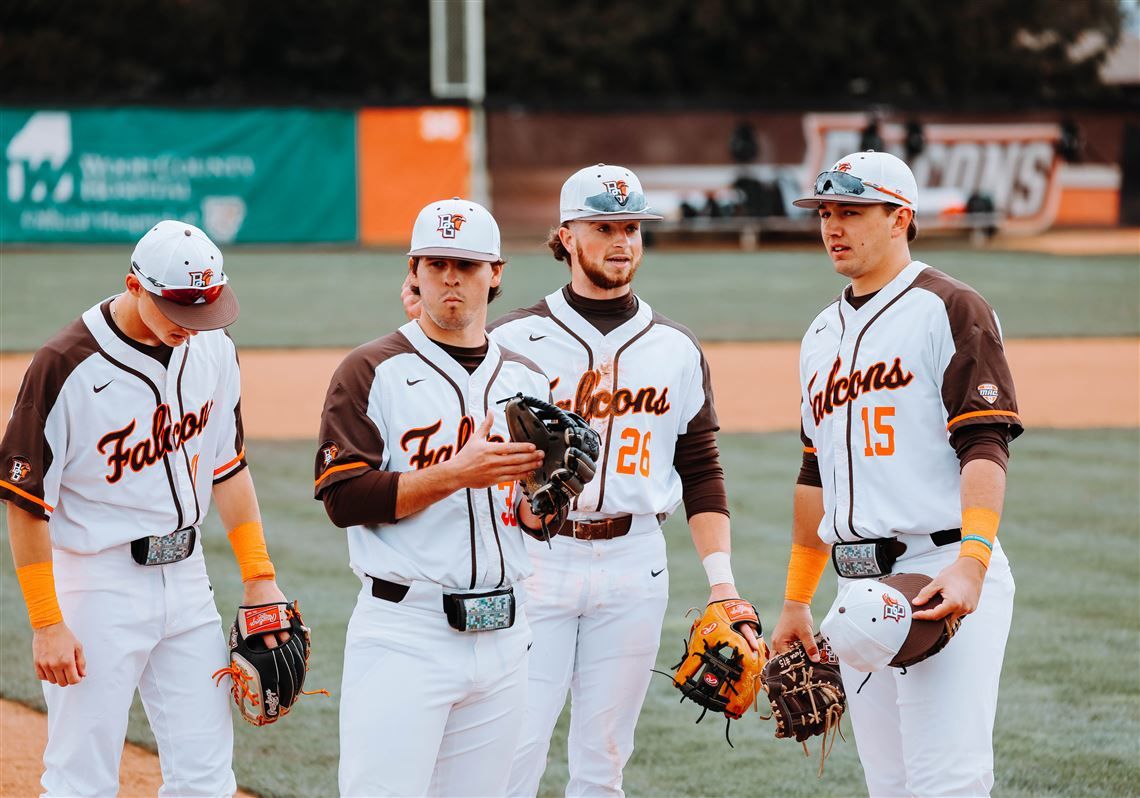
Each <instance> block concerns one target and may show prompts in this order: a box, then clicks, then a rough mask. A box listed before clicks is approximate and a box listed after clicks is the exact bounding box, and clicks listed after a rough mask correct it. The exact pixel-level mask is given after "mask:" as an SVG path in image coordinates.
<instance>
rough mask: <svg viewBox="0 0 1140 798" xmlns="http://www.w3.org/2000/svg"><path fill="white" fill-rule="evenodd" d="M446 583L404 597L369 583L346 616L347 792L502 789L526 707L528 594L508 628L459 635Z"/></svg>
mask: <svg viewBox="0 0 1140 798" xmlns="http://www.w3.org/2000/svg"><path fill="white" fill-rule="evenodd" d="M442 596H443V592H442V588H441V587H440V586H439V585H437V584H433V583H430V582H413V583H412V586H411V589H410V590H409V591H408V594H407V596H406V597H405V598H404V600H403V601H402V602H400V603H398V604H397V603H393V602H390V601H385V600H383V599H378V598H375V597H373V595H372V592H371V585H370V583H368V582H367V581H365V585H364V588H363V589H362V590H361V592H360V595H359V596H358V597H357V602H356V608H355V609H354V610H353V613H352V618H351V620H349V623H348V635H347V638H346V641H345V649H344V678H343V681H342V683H341V695H340V792H341V795H343V796H384V795H401V796H410V795H448V796H450V795H465V796H475V795H478V796H494V795H503V793H504V792H505V791H506V788H507V774H508V769H509V767H510V762H511V756H512V755H513V753H514V750H515V746H516V744H517V742H518V732H519V728H520V726H521V725H522V719H523V715H524V712H525V707H526V689H527V682H526V676H527V656H526V649H527V645H529V643H530V629H529V627H528V626H527V621H526V615H525V613H524V612H523V608H522V603H523V600H524V598H523V595H522V591H520V590H518V589H516V597H517V598H518V599H519V604H518V605H517V606H516V612H515V623H514V625H513V626H512V627H510V628H509V629H499V630H495V631H488V632H458V631H456V630H455V629H452V628H451V626H449V625H448V623H447V618H446V616H445V615H444V613H443V604H442V601H443V599H442Z"/></svg>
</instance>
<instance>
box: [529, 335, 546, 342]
mask: <svg viewBox="0 0 1140 798" xmlns="http://www.w3.org/2000/svg"><path fill="white" fill-rule="evenodd" d="M545 337H546V336H545V335H528V336H527V338H529V339H530V340H532V341H541V340H542V339H543V338H545Z"/></svg>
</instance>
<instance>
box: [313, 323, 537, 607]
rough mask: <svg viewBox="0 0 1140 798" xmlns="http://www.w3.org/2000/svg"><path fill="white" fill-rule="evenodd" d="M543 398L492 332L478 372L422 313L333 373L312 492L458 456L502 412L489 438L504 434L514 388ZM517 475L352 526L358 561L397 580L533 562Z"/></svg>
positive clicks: (503, 572)
mask: <svg viewBox="0 0 1140 798" xmlns="http://www.w3.org/2000/svg"><path fill="white" fill-rule="evenodd" d="M520 392H521V393H523V394H528V395H531V396H538V397H540V398H546V397H548V396H549V394H550V386H549V382H548V381H547V378H546V375H545V374H543V373H542V371H541V370H540V369H539V368H538V366H536V365H535V364H534V363H532V362H530V361H529V360H527V359H526V358H523V357H521V356H519V355H516V354H514V353H513V352H510V351H507V350H506V349H504V348H501V347H499V346H498V345H497V344H496V343H495V342H494V341H491V342H489V346H488V350H487V355H486V357H485V358H484V360H483V362H482V364H481V365H480V366H479V367H478V368H477V369H475V371H474V373H471V374H468V373H467V371H466V370H465V369H464V368H463V367H462V366H461V365H460V364H459V363H457V362H456V361H455V360H454V359H453V358H452V357H451V356H450V355H448V354H447V353H446V352H444V351H443V350H442V349H441V348H440V347H439V346H437V345H436V344H435V343H434V342H433V341H432V340H431V339H429V338H428V337H427V336H426V335H425V334H424V333H423V331H422V330H421V329H420V326H419V324H418V323H417V322H414V321H413V322H408V323H407V324H405V325H404V326H403V327H401V328H400V329H399V330H398V331H397V332H395V333H392V334H391V335H388V336H385V337H383V338H379V339H377V340H375V341H372V342H370V343H367V344H364V345H363V346H360V347H358V348H357V349H355V350H354V351H353V352H352V353H351V354H349V355H348V357H347V358H345V360H344V362H343V363H341V365H340V367H339V368H338V369H337V371H336V374H334V375H333V378H332V383H331V385H330V386H329V392H328V396H327V397H326V399H325V409H324V413H323V415H322V419H321V441H322V443H321V445H320V450H319V452H318V454H317V463H316V485H315V490H316V495H317V497H318V498H319V497H320V494H321V491H323V490H324V489H325V488H326V487H328V486H329V485H333V484H335V483H336V482H339V481H341V480H344V479H352V478H353V477H356V476H359V475H360V473H361V470H362V469H368V468H373V469H382V470H385V471H414V470H416V469H422V468H427V467H428V466H430V465H434V464H436V463H440V462H443V461H445V460H448V459H450V458H451V457H452V456H453V455H454V454H455V453H456V452H457V451H458V450H459V449H460V448H462V447H463V445H464V444H465V443H466V442H467V440H468V438H470V436H471V434H472V432H474V430H475V428H476V427H478V426H479V424H480V423H482V421H483V419H484V417H485V416H486V414H487V411H488V410H493V411H494V414H495V422H494V426H493V427H492V429H491V435H490V438H491V439H492V440H498V441H502V440H506V439H507V438H509V433H508V431H507V425H506V416H505V414H504V405H501V404H499V402H501V401H502V400H504V399H508V398H510V397H511V396H514V395H515V394H517V393H520ZM515 490H516V483H514V482H511V483H503V484H500V485H495V486H493V487H490V488H486V489H483V490H474V489H464V490H457V491H455V492H454V493H452V494H451V495H450V496H448V497H446V498H444V499H442V500H440V501H438V502H436V503H435V504H432V505H430V506H429V507H426V508H424V509H423V510H421V511H419V512H418V513H414V514H413V515H410V516H408V517H406V518H402V519H400V520H399V521H398V522H397V523H395V524H391V525H385V526H383V527H373V526H353V527H349V529H348V551H349V558H350V560H351V564H352V567H353V569H354V570H356V571H358V572H362V573H365V574H368V575H369V576H374V577H379V578H382V579H387V580H389V581H394V582H401V583H407V582H410V581H413V580H419V581H428V582H434V583H436V584H440V585H443V586H445V587H449V588H453V589H457V590H469V589H476V588H488V589H490V588H496V587H502V586H506V585H509V584H512V583H515V582H518V581H521V580H522V579H523V578H524V577H525V576H527V574H529V573H530V571H531V568H530V561H529V560H528V558H527V554H526V549H525V548H524V547H523V541H522V533H521V531H520V530H519V529H518V521H517V519H516V518H515V516H514V510H513V500H514V494H515Z"/></svg>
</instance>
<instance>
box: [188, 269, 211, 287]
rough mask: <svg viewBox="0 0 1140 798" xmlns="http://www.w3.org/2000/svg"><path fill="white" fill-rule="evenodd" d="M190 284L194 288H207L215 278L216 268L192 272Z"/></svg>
mask: <svg viewBox="0 0 1140 798" xmlns="http://www.w3.org/2000/svg"><path fill="white" fill-rule="evenodd" d="M189 274H190V285H191V286H192V287H194V288H205V287H206V286H208V285H209V284H210V282H211V281H212V280H213V279H214V270H213V269H206V270H205V271H203V272H190V273H189Z"/></svg>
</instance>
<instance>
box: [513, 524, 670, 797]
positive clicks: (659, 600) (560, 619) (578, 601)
mask: <svg viewBox="0 0 1140 798" xmlns="http://www.w3.org/2000/svg"><path fill="white" fill-rule="evenodd" d="M527 551H528V553H529V554H530V557H531V562H532V563H533V565H534V574H533V575H532V576H531V577H530V578H528V579H527V581H526V588H527V596H528V603H527V618H528V619H529V620H530V624H531V629H532V631H533V633H534V645H533V646H532V647H531V650H530V688H529V698H528V700H527V713H526V723H525V725H524V727H523V733H522V737H521V740H520V742H519V747H518V752H517V753H516V754H515V761H514V765H513V767H512V769H511V779H510V784H509V787H508V790H507V794H508V795H512V796H533V795H535V794H536V793H537V792H538V785H539V781H540V780H541V779H542V773H543V771H544V770H545V769H546V758H547V753H548V751H549V749H550V736H551V734H552V733H553V731H554V726H555V724H556V723H557V722H558V716H559V714H560V713H561V712H562V707H563V706H564V705H565V703H566V691H567V690H568V689H569V690H570V694H571V703H570V736H569V740H568V747H569V766H570V782H569V783H568V784H567V785H566V795H567V796H569V797H571V798H572V797H573V796H581V795H616V796H622V795H624V794H625V793H624V792H623V791H622V788H621V784H622V770H623V768H624V767H625V763H626V762H627V761H629V757H630V755H632V754H633V742H634V729H635V727H636V725H637V718H638V715H639V714H640V713H641V705H642V704H643V703H644V702H645V694H646V692H647V691H648V690H649V678H650V676H651V675H652V674H651V671H650V669H651V668H653V666H654V664H655V661H656V659H657V648H658V646H659V644H660V642H661V623H662V621H663V620H664V617H665V607H666V605H667V604H668V601H669V572H668V570H667V569H666V560H665V536H664V535H662V534H661V531H660V530H659V529H658V530H655V531H653V532H651V533H642V534H636V533H635V534H630V535H627V536H625V537H621V538H616V539H614V540H599V541H584V540H575V539H573V538H569V537H564V536H559V537H556V538H554V539H553V541H552V547H548V546H547V545H546V543H543V542H540V541H536V540H533V539H530V538H529V537H528V538H527ZM654 574H656V575H654Z"/></svg>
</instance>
